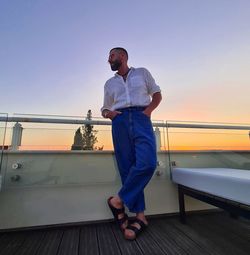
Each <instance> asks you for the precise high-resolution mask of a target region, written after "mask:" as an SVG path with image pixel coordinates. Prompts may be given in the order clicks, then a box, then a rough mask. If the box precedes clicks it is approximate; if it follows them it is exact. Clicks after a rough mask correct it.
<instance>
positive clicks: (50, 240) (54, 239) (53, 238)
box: [36, 229, 63, 255]
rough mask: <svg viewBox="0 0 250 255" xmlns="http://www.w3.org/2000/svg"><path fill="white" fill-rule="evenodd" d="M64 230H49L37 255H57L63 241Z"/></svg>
mask: <svg viewBox="0 0 250 255" xmlns="http://www.w3.org/2000/svg"><path fill="white" fill-rule="evenodd" d="M62 236H63V230H61V229H60V230H57V229H56V230H48V231H47V233H46V235H45V237H44V239H43V240H42V241H41V245H40V247H39V249H38V251H37V253H36V255H44V254H46V255H55V254H57V251H58V249H59V246H60V244H61V241H62Z"/></svg>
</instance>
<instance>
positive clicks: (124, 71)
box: [117, 65, 130, 76]
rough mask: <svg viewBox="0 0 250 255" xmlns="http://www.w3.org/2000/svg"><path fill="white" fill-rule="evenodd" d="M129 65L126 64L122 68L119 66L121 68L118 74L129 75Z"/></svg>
mask: <svg viewBox="0 0 250 255" xmlns="http://www.w3.org/2000/svg"><path fill="white" fill-rule="evenodd" d="M129 70H130V69H129V67H128V66H127V65H126V66H121V68H119V70H118V72H117V73H118V74H119V75H121V76H125V75H127V74H128V72H129Z"/></svg>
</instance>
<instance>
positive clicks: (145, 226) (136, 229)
mask: <svg viewBox="0 0 250 255" xmlns="http://www.w3.org/2000/svg"><path fill="white" fill-rule="evenodd" d="M134 223H137V224H138V225H139V226H140V228H138V227H136V226H132V225H131V224H134ZM131 224H129V225H128V227H127V228H126V229H129V230H132V231H133V232H134V233H135V237H134V238H126V237H125V238H126V239H129V240H134V239H136V238H137V237H138V235H139V234H140V233H141V232H143V231H144V230H145V228H147V226H148V225H146V224H145V223H144V222H143V221H142V220H139V219H135V220H134V221H133V223H131Z"/></svg>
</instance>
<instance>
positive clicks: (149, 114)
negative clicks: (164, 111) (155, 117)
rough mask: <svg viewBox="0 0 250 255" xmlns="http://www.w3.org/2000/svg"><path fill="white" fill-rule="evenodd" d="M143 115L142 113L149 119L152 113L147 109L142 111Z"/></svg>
mask: <svg viewBox="0 0 250 255" xmlns="http://www.w3.org/2000/svg"><path fill="white" fill-rule="evenodd" d="M143 113H144V114H145V115H146V116H148V117H149V118H150V117H151V113H152V111H150V110H149V109H148V108H146V109H145V110H144V111H143Z"/></svg>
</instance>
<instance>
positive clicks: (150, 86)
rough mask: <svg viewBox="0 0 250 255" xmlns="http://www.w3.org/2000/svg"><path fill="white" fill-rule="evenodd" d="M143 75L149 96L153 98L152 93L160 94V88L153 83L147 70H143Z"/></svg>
mask: <svg viewBox="0 0 250 255" xmlns="http://www.w3.org/2000/svg"><path fill="white" fill-rule="evenodd" d="M144 75H145V79H146V85H147V89H148V93H149V95H151V96H153V94H154V93H156V92H161V89H160V86H158V85H157V84H156V83H155V80H154V78H153V76H152V75H151V73H150V72H149V71H148V70H147V69H144Z"/></svg>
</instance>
